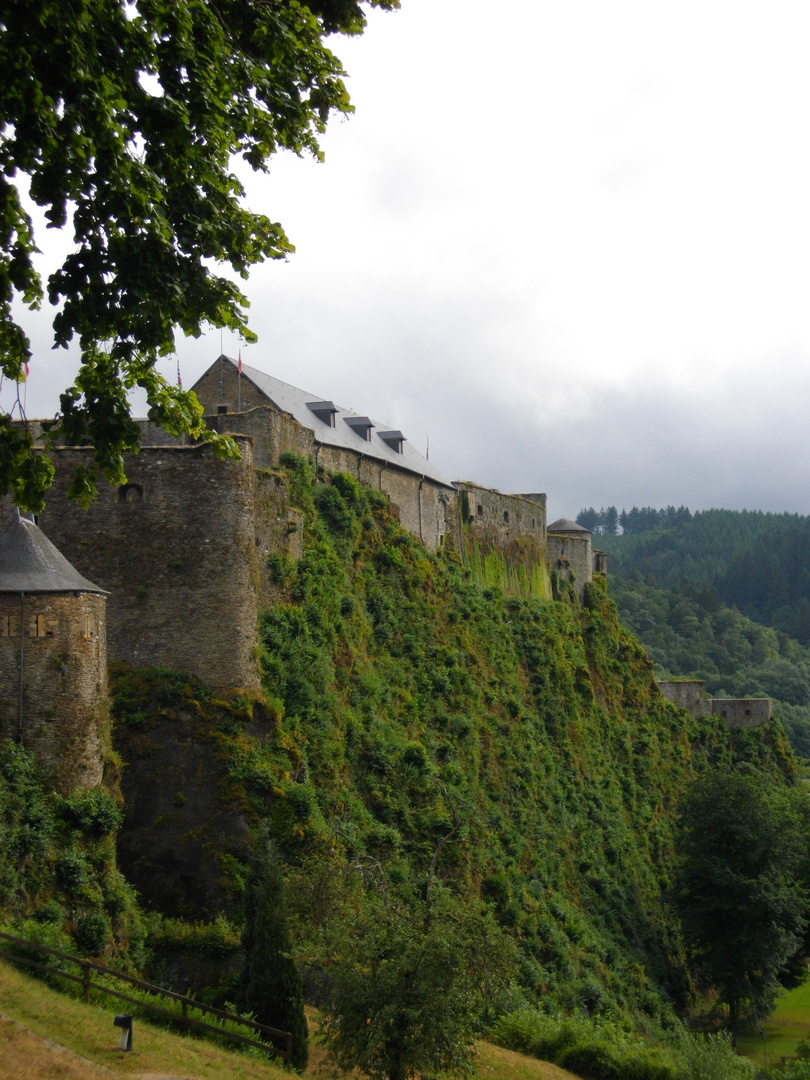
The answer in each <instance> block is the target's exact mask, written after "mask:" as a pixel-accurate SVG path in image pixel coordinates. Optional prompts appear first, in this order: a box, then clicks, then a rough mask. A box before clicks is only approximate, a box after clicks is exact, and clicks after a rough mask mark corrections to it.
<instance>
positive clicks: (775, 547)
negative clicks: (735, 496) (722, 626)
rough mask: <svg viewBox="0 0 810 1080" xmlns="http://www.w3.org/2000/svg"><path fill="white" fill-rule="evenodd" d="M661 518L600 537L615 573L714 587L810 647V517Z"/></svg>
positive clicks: (729, 514) (727, 514)
mask: <svg viewBox="0 0 810 1080" xmlns="http://www.w3.org/2000/svg"><path fill="white" fill-rule="evenodd" d="M620 519H621V515H620ZM659 520H660V521H662V522H663V524H660V523H659V524H658V525H657V527H655V528H653V529H646V530H644V531H642V532H639V533H636V532H632V533H625V534H623V535H621V536H610V535H608V534H604V535H602V536H600V538H599V546H600V547H602V548H603V549H604V550H606V551H607V552H608V553H609V554H610V556H611V561H610V569H611V572H612V573H614V574H619V575H620V576H622V577H627V576H628V574H629V573H630V572H631V571H633V570H638V571H639V573H641V574H643V575H644V576H645V577H646V576H650V577H652V578H653V579H654V580H655V584H656V585H657V586H658V588H660V589H671V588H673V587H675V586H679V585H681V584H682V583H686V584H690V585H695V584H697V585H709V586H712V587H713V588H714V589H715V590H716V591H717V595H718V596H719V598H720V600H721V601H722V602H723V603H725V604H727V605H729V606H734V607H737V608H739V610H740V611H741V612H742V613H743V614H744V615H747V616H748V617H749V618H751V619H754V620H756V621H757V622H759V623H762V624H763V625H765V626H772V627H773V628H774V629H775V630H780V631H782V632H783V633H785V634H787V635H788V636H789V637H792V638H795V639H796V640H797V641H799V642H801V643H802V644H803V645H808V644H810V517H802V516H800V515H799V514H764V513H761V512H759V511H748V510H742V511H737V510H705V511H702V512H699V513H696V514H694V515H693V516H690V518H689V519H688V520H682V521H681V522H680V523H679V524H676V525H674V526H671V525H669V524H668V523H667V520H668V519H667V518H666V517H662V518H661V519H659Z"/></svg>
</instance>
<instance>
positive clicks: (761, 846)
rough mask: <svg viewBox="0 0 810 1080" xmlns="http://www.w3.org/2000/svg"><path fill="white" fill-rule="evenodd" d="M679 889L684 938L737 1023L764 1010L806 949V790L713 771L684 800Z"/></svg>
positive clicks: (752, 776)
mask: <svg viewBox="0 0 810 1080" xmlns="http://www.w3.org/2000/svg"><path fill="white" fill-rule="evenodd" d="M680 816H681V825H682V831H681V834H680V840H679V854H680V868H679V871H678V874H677V877H676V881H675V885H674V890H673V896H674V900H675V904H676V907H677V909H678V912H679V914H680V917H681V922H682V926H683V932H684V937H685V939H686V942H687V945H688V946H689V947H690V948H691V950H692V953H693V956H694V958H695V960H696V962H697V965H698V968H699V970H700V972H701V974H702V976H703V978H704V980H705V982H706V983H707V984H708V986H711V987H714V989H715V990H716V991H717V993H718V995H719V998H720V1000H721V1001H722V1002H724V1003H725V1004H726V1005H727V1006H728V1010H729V1027H730V1028H731V1030H732V1032H733V1031H734V1030H735V1028H736V1025H737V1022H738V1020H739V1019H740V1018H741V1017H743V1016H744V1015H753V1016H763V1015H765V1014H767V1012H768V1011H769V1010H770V1008H771V1007H772V1005H773V999H774V996H775V994H776V992H777V990H778V989H779V987H780V986H784V985H790V984H795V980H796V973H797V968H796V965H795V963H794V961H795V960H796V959H797V958H799V957H800V956H801V954H802V953H803V952H804V947H805V942H804V940H803V938H804V934H805V932H806V929H807V915H808V895H807V888H806V870H807V849H808V809H807V795H806V793H805V792H804V791H798V790H793V791H791V790H790V789H787V788H785V787H784V785H783V784H780V783H777V782H776V781H774V780H772V779H771V778H770V777H767V776H764V775H763V774H761V773H756V772H755V771H754V770H753V769H751V767H750V766H748V767H747V770H745V771H741V770H738V769H730V770H729V771H727V772H713V773H710V774H708V775H707V776H705V777H704V778H703V779H701V780H699V781H697V782H696V783H695V784H694V786H693V787H692V789H691V791H690V792H689V794H688V795H687V797H686V798H685V799H684V801H683V804H682V807H681V815H680Z"/></svg>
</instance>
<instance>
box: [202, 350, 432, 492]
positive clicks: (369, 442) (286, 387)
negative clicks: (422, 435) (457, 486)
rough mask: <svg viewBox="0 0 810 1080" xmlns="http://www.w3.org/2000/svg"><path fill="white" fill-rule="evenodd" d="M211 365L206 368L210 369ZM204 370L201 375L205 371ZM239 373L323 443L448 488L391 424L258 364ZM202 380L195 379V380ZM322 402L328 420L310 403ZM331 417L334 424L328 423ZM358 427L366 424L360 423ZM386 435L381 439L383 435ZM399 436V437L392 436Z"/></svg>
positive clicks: (223, 357) (222, 358) (236, 364)
mask: <svg viewBox="0 0 810 1080" xmlns="http://www.w3.org/2000/svg"><path fill="white" fill-rule="evenodd" d="M221 361H227V362H228V363H229V364H233V366H234V367H235V368H237V370H238V369H239V361H238V360H234V358H233V357H232V356H227V355H226V354H225V353H222V354H221V355H220V356H218V357H217V359H216V360H215V361H214V364H212V365H211V368H213V367H214V365H215V364H218V363H220V362H221ZM211 368H209V369H208V371H211ZM207 374H208V372H206V373H205V374H204V375H203V376H202V378H205V375H207ZM240 374H241V375H242V377H243V378H247V379H249V380H250V381H251V382H252V383H253V384H254V386H256V387H257V388H258V389H259V390H260V391H261V392H262V393H263V394H264V395H265V397H267V398H268V400H269V401H270V402H271V403H272V404H273V405H274V406H275V407H276V408H277V409H279V410H280V411H281V412H285V413H288V414H289V415H290V416H292V418H293V419H294V420H295V421H296V422H297V423H298V424H300V425H301V426H302V427H305V428H308V429H309V430H310V431H311V432H312V433H313V434H314V436H315V439H316V441H317V442H319V443H322V444H323V445H324V446H333V447H337V448H339V449H343V450H353V451H355V452H357V453H362V454H363V455H365V456H367V457H369V458H373V459H375V460H376V461H382V462H385V463H386V464H387V465H393V466H395V467H396V468H398V469H404V470H406V471H407V472H410V473H416V474H417V475H419V476H421V477H423V478H424V479H426V480H432V481H434V482H435V483H438V484H440V485H441V486H442V487H446V488H448V489H452V488H453V484H452V483H451V482H450V481H449V480H448V479H447V478H446V477H445V476H444V475H443V474H442V473H441V472H439V470H438V469H437V468H436V467H435V465H434V464H433V462H432V461H430V460H429V458H427V457H425V456H424V454H420V453H419V451H418V450H417V449H416V448H415V447H414V446H413V444H412V443H410V442H408V440H407V439H406V438H405V436H404V435H402V433H401V432H400V431H399V430H398V429H394V428H392V427H391V425H390V424H387V423H383V422H382V421H379V420H374V419H372V418H369V417H368V416H365V415H361V414H359V413H355V412H354V411H353V410H351V409H344V408H343V407H342V406H340V405H336V404H334V403H333V402H332V401H331V400H329V401H327V400H326V399H325V398H321V397H319V396H318V395H317V394H312V393H310V392H309V391H308V390H301V389H300V388H299V387H297V386H293V385H292V384H291V383H287V382H284V381H283V380H282V379H277V378H276V377H275V376H274V375H268V374H266V373H265V372H263V371H259V369H258V368H254V367H250V366H249V365H248V364H245V363H244V362H243V363H242V365H241V371H240ZM199 381H201V380H198V382H199ZM192 389H193V387H192ZM317 404H322V405H323V406H324V412H328V413H329V420H325V419H323V418H320V417H319V416H318V415H317V413H316V412H315V411H314V410H313V408H312V406H313V405H317ZM246 411H247V410H246ZM332 419H334V426H333V424H332V423H331V421H332ZM369 420H370V424H369V425H368V427H369V430H368V432H367V433H365V434H366V436H367V437H364V434H361V433H359V432H358V424H352V423H349V421H369ZM359 426H360V427H361V428H362V427H365V426H366V425H365V424H361V425H359ZM384 435H385V436H387V437H388V439H384V438H383V437H382V436H384ZM393 436H398V438H393Z"/></svg>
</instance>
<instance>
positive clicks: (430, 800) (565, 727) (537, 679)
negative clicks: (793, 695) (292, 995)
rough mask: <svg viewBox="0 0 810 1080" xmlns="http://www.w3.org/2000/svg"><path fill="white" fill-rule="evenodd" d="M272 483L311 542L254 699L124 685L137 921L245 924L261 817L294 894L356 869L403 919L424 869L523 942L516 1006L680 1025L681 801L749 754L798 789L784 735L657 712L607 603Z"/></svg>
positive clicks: (272, 636) (282, 595)
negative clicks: (245, 893)
mask: <svg viewBox="0 0 810 1080" xmlns="http://www.w3.org/2000/svg"><path fill="white" fill-rule="evenodd" d="M286 468H287V471H288V473H289V477H288V478H289V483H290V487H291V490H292V492H293V493H294V498H295V501H296V502H297V504H298V505H299V506H300V508H301V509H302V510H303V511H304V514H305V518H306V522H307V525H306V543H305V552H304V555H303V558H302V559H301V560H300V561H299V562H298V563H293V562H292V561H290V560H287V559H284V558H278V557H276V558H274V559H273V561H272V569H273V573H274V577H275V581H276V589H277V597H276V603H275V605H274V606H273V607H272V608H270V609H269V610H266V611H265V612H264V613H263V615H262V621H261V636H262V647H261V648H262V654H261V659H262V668H263V684H264V698H263V700H261V701H253V700H251V699H250V698H249V697H247V696H244V697H242V698H237V699H235V700H232V701H230V702H217V701H213V700H211V699H210V695H207V694H206V693H205V691H204V688H202V687H200V686H199V685H198V684H193V683H191V682H189V681H188V680H184V679H183V678H182V677H176V676H171V675H169V674H167V673H155V672H151V673H145V672H137V671H135V672H132V671H122V672H119V673H118V676H117V683H116V701H115V714H116V717H117V726H116V732H115V738H116V745H117V749H118V750H119V752H120V754H121V755H122V757H123V759H124V761H125V763H126V768H125V771H124V779H123V790H124V794H125V798H126V802H127V811H128V816H127V819H126V820H125V824H124V829H123V831H122V835H121V843H120V852H121V859H122V866H123V869H124V871H125V873H126V874H127V876H128V877H129V878H130V879H131V880H132V881H133V882H134V883H135V885H136V886H137V887H138V888H139V890H140V891H141V894H142V897H143V899H144V902H145V903H146V904H147V905H151V906H152V907H154V908H156V909H158V910H161V911H163V912H164V914H167V915H182V916H185V917H186V918H189V917H197V918H208V919H210V918H212V917H214V916H215V915H216V914H217V913H218V912H220V911H224V912H226V913H229V914H230V915H231V916H232V917H234V918H238V911H239V894H240V890H241V888H242V882H243V857H244V851H245V845H246V840H247V836H248V833H249V830H250V829H251V828H252V827H254V826H255V824H256V823H257V822H258V821H259V820H267V821H269V822H270V825H271V829H272V833H273V835H274V837H275V838H276V840H277V842H278V844H279V846H280V848H281V850H282V853H283V856H284V858H285V860H286V862H287V864H288V867H289V869H290V872H291V874H292V875H293V876H295V877H296V879H297V881H298V882H299V883H300V882H301V881H303V880H304V879H305V878H306V875H307V874H308V873H309V872H310V870H311V868H314V867H318V868H320V870H323V867H324V866H327V867H329V866H330V865H331V866H333V867H334V871H335V876H339V875H338V871H339V870H342V868H343V867H345V866H346V864H347V862H351V863H352V864H353V865H359V864H360V863H362V862H363V861H364V860H365V861H366V863H367V864H368V865H371V864H373V865H374V866H375V867H378V868H379V870H380V872H381V873H383V874H384V875H385V880H386V882H387V887H388V888H389V889H391V890H392V891H394V892H395V893H396V895H397V896H398V897H400V898H401V900H402V902H403V903H408V901H409V898H410V899H413V898H416V897H419V896H420V895H422V894H423V893H424V890H425V888H426V884H427V882H428V880H429V879H430V876H431V873H432V872H433V871H435V873H436V874H437V876H438V877H439V878H440V879H441V880H442V881H444V882H445V883H446V884H447V885H448V886H450V887H451V888H452V889H453V890H455V891H456V892H457V893H458V894H459V895H461V896H470V895H478V896H480V897H482V898H483V899H484V900H485V901H486V902H487V903H488V904H490V905H491V906H492V908H493V909H494V911H495V912H496V913H497V916H498V918H499V920H500V921H501V923H502V925H503V926H504V927H506V928H507V929H508V930H509V932H510V933H511V934H513V935H514V937H515V939H516V940H517V941H518V943H519V946H520V956H521V966H520V972H519V983H520V993H521V994H522V995H524V996H525V998H527V999H528V1000H531V1001H534V1000H537V999H540V998H542V999H543V1000H544V1001H545V1003H546V1004H547V1005H548V1006H549V1007H552V1006H556V1007H559V1008H561V1009H564V1010H570V1009H573V1008H581V1009H585V1010H587V1011H589V1012H591V1013H602V1012H606V1011H614V1012H623V1013H625V1014H630V1013H634V1014H636V1015H639V1014H642V1013H646V1014H649V1015H653V1016H660V1015H662V1013H666V1012H667V1010H668V1008H669V1006H670V1004H672V1003H673V1002H674V1003H676V1004H679V1003H682V1002H683V1001H684V999H685V997H686V995H687V994H688V991H689V986H688V979H687V976H686V973H685V967H684V964H683V958H682V951H681V947H680V944H679V940H678V935H677V933H676V931H675V928H674V925H673V921H672V918H671V915H670V914H669V913H668V911H667V909H666V907H665V905H664V903H663V901H662V891H663V890H665V889H666V887H667V884H668V882H669V878H670V871H671V865H672V829H673V814H674V810H675V807H676V804H677V801H678V799H679V796H680V794H681V792H682V791H683V789H684V787H685V785H686V784H687V783H688V782H689V780H690V779H691V778H692V776H693V775H694V774H695V773H696V772H699V771H701V770H703V769H706V768H708V767H712V766H714V765H726V764H728V763H730V762H732V761H734V760H737V759H740V758H744V759H747V760H750V761H752V762H753V763H754V764H756V765H758V766H761V767H763V768H765V769H768V770H770V771H774V772H779V773H781V774H782V775H784V776H785V777H786V778H787V779H789V778H790V777H791V776H792V770H793V765H792V758H791V755H790V752H789V750H788V748H787V745H786V742H785V740H784V737H783V735H782V732H781V728H780V727H779V726H778V725H773V726H770V727H768V728H765V729H759V730H757V731H754V732H738V733H732V732H729V731H728V730H727V729H726V728H725V727H724V726H723V725H722V723H721V722H719V721H718V720H717V719H715V718H707V719H706V720H704V721H701V722H697V721H693V720H691V719H690V718H689V717H688V716H687V715H686V714H685V713H682V712H680V711H679V710H677V709H675V708H674V707H672V706H670V705H669V704H668V703H667V702H665V701H664V700H663V699H662V698H661V697H660V695H659V694H658V692H657V690H656V688H655V685H654V683H653V680H652V667H651V664H650V662H649V660H648V659H647V657H646V655H645V653H644V652H643V650H642V649H641V647H640V646H639V645H638V643H637V642H636V641H635V639H634V638H632V637H631V636H630V635H629V634H628V633H627V631H625V630H624V629H623V628H622V627H621V626H620V624H619V622H618V619H617V614H616V609H615V607H614V605H613V604H612V602H611V601H610V600H609V598H608V597H607V595H606V593H605V587H604V584H599V583H595V584H594V585H593V586H590V587H589V588H588V589H587V591H586V597H585V603H584V605H583V606H580V605H579V604H578V603H577V602H576V601H575V600H574V598H573V595H572V594H571V593H570V592H569V591H566V590H565V588H564V587H563V586H559V585H557V586H556V587H555V589H556V591H557V594H558V597H559V598H558V599H557V600H548V599H540V598H535V599H532V598H526V599H520V598H515V597H512V598H504V597H503V595H502V594H501V593H500V592H499V591H498V590H497V589H494V588H490V587H486V586H485V585H484V584H483V583H481V582H480V581H479V580H477V579H476V574H475V568H474V567H472V568H471V567H465V566H464V565H462V563H461V562H460V561H458V560H457V559H455V558H443V557H441V556H440V557H433V556H431V555H429V554H428V553H427V552H426V551H425V549H424V548H423V547H422V546H421V545H420V544H419V543H418V542H417V541H416V540H415V539H413V538H412V537H411V536H410V535H409V534H407V533H405V532H404V531H403V530H401V529H400V528H399V526H398V524H397V521H396V519H395V517H394V516H392V514H391V510H390V508H389V506H388V504H387V501H386V500H385V498H384V497H383V496H381V495H380V494H379V493H377V492H374V491H371V490H369V489H366V488H361V487H359V486H358V484H357V483H356V482H355V481H354V480H352V479H351V478H350V477H348V476H346V475H338V476H335V477H333V478H331V480H330V481H329V482H327V483H326V484H315V483H314V480H313V477H312V476H311V475H310V471H309V467H308V466H307V465H306V464H305V463H304V462H303V461H301V460H297V459H292V458H288V459H287V461H286ZM489 576H490V580H491V579H492V568H490V569H489ZM172 860H174V865H175V866H176V867H180V868H181V870H182V880H183V887H182V888H178V887H174V888H172V887H171V876H172V873H171V866H172ZM156 868H160V872H156ZM195 880H196V885H195ZM176 881H177V878H175V884H176ZM167 883H168V884H167Z"/></svg>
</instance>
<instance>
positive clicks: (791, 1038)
mask: <svg viewBox="0 0 810 1080" xmlns="http://www.w3.org/2000/svg"><path fill="white" fill-rule="evenodd" d="M763 1036H764V1037H763ZM808 1037H810V982H803V983H802V984H801V985H800V986H797V987H795V988H794V989H792V990H785V991H784V992H783V993H782V994H780V995H779V997H778V998H777V999H776V1005H775V1007H774V1011H773V1013H771V1015H770V1016H769V1017H768V1018H767V1019H766V1020H763V1021H762V1022H761V1023H760V1024H759V1025H757V1027H756V1028H752V1029H750V1030H749V1031H743V1032H741V1033H740V1035H739V1036H738V1039H737V1049H738V1050H739V1051H740V1052H741V1053H743V1054H745V1055H746V1057H748V1058H750V1059H751V1060H752V1061H753V1062H754V1063H755V1064H756V1065H758V1066H759V1067H760V1068H765V1069H768V1068H770V1067H771V1066H773V1065H774V1064H775V1063H776V1062H778V1061H780V1060H781V1059H782V1058H783V1057H793V1056H795V1055H796V1051H797V1048H798V1046H799V1043H800V1042H802V1041H803V1040H804V1039H806V1038H808Z"/></svg>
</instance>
